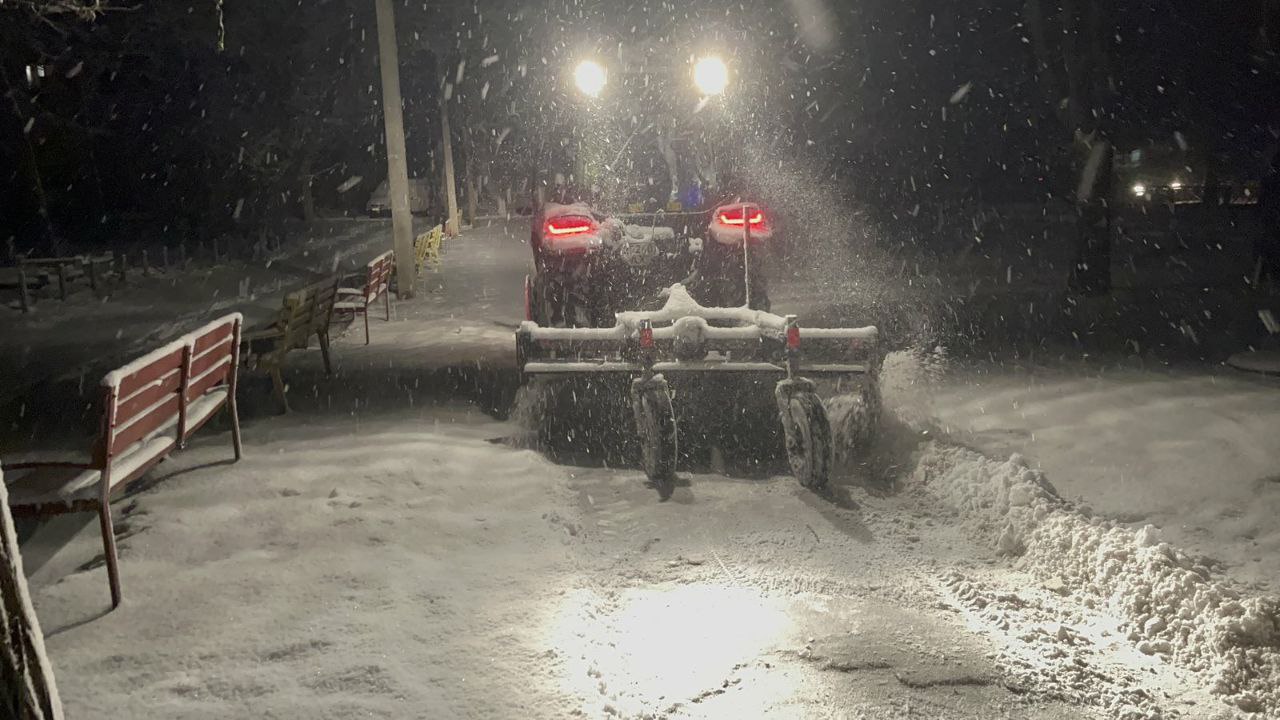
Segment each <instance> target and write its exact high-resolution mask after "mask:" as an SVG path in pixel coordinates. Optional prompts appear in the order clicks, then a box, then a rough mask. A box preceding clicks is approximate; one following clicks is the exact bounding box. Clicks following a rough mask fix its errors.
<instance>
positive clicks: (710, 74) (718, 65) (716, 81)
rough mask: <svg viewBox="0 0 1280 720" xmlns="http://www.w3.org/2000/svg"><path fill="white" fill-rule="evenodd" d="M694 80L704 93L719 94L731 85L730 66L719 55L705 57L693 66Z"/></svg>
mask: <svg viewBox="0 0 1280 720" xmlns="http://www.w3.org/2000/svg"><path fill="white" fill-rule="evenodd" d="M693 82H694V84H695V85H697V86H698V90H699V91H701V92H702V94H703V95H705V96H708V97H709V96H711V95H719V94H720V93H722V92H724V89H725V88H726V87H728V85H729V67H728V66H727V65H725V64H724V61H723V60H721V59H720V58H718V57H714V56H711V57H704V58H702V59H701V60H699V61H698V62H697V64H695V65H694V66H693Z"/></svg>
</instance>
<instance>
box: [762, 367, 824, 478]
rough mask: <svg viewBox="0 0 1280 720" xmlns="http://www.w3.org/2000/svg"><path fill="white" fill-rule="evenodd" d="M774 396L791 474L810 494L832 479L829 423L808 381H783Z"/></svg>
mask: <svg viewBox="0 0 1280 720" xmlns="http://www.w3.org/2000/svg"><path fill="white" fill-rule="evenodd" d="M775 396H776V398H777V401H778V415H779V417H780V419H781V420H782V429H783V432H784V433H785V434H786V448H787V461H788V462H789V463H790V465H791V473H792V474H793V475H795V477H796V480H799V481H800V484H801V485H803V486H804V487H806V488H808V489H810V490H821V489H823V488H824V487H826V485H827V480H828V479H830V477H831V461H832V446H831V423H830V421H829V420H828V419H827V411H826V408H824V407H823V406H822V400H821V399H820V398H819V397H818V394H817V393H816V392H814V389H813V383H810V382H809V381H807V380H783V381H781V382H779V383H778V387H777V390H776V392H775Z"/></svg>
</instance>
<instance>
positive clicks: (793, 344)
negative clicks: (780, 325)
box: [787, 325, 800, 350]
mask: <svg viewBox="0 0 1280 720" xmlns="http://www.w3.org/2000/svg"><path fill="white" fill-rule="evenodd" d="M787 349H788V350H799V349H800V326H799V325H788V326H787Z"/></svg>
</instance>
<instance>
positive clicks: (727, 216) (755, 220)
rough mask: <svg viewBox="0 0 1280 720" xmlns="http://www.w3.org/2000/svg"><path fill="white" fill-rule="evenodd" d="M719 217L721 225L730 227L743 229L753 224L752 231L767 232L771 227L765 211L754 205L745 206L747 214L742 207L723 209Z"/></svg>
mask: <svg viewBox="0 0 1280 720" xmlns="http://www.w3.org/2000/svg"><path fill="white" fill-rule="evenodd" d="M719 215H720V218H719V219H720V224H721V225H728V226H729V227H742V226H743V225H745V224H747V222H750V223H751V229H752V230H765V229H767V228H768V226H769V225H768V221H767V220H766V219H765V216H764V211H763V210H761V209H760V208H758V207H756V206H754V205H747V206H745V212H744V206H742V205H738V206H731V207H726V208H722V209H721V210H720V213H719ZM744 218H747V219H745V220H744Z"/></svg>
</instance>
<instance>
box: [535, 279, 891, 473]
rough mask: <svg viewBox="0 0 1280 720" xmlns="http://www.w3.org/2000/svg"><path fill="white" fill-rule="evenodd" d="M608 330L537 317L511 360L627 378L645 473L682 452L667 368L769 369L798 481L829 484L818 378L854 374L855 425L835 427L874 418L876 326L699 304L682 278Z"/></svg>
mask: <svg viewBox="0 0 1280 720" xmlns="http://www.w3.org/2000/svg"><path fill="white" fill-rule="evenodd" d="M616 318H617V320H616V324H615V325H614V326H613V327H609V328H548V327H541V326H539V325H538V324H537V323H535V322H525V323H523V324H521V326H520V328H519V329H518V330H517V332H516V355H517V362H518V364H519V366H520V367H521V368H522V370H523V372H524V374H525V376H526V377H539V376H575V375H576V376H590V375H593V374H600V373H608V374H615V375H622V376H630V377H631V378H632V382H631V385H630V395H631V397H630V401H631V403H630V404H631V408H632V412H633V415H634V418H635V426H636V436H637V437H638V438H639V441H640V446H641V465H642V466H643V468H644V471H645V474H646V475H647V476H648V477H649V479H650V481H652V482H654V483H655V484H663V483H670V482H671V481H672V480H673V479H674V475H675V469H676V463H677V458H678V455H679V446H678V437H679V433H678V430H677V428H676V414H675V412H674V410H673V405H672V394H671V391H670V388H669V386H668V384H667V376H668V375H671V376H673V377H675V376H677V375H682V374H690V375H694V374H698V373H715V374H734V373H740V374H744V375H745V374H749V375H752V376H756V377H759V376H761V375H764V376H770V375H772V376H776V377H777V378H778V381H777V384H776V386H775V389H774V399H775V402H776V404H777V408H778V416H779V420H780V422H781V424H782V429H783V432H784V437H785V443H786V452H787V459H788V461H789V463H790V466H791V470H792V473H793V474H794V475H795V476H796V478H797V479H798V480H799V481H800V483H801V484H802V485H804V486H805V487H807V488H811V489H819V488H822V487H823V486H825V485H826V484H827V481H828V479H829V477H830V472H831V466H832V462H833V450H834V446H833V438H832V427H831V422H830V420H829V418H828V416H827V411H826V407H825V406H824V404H823V402H822V400H821V398H820V397H819V394H818V383H819V382H821V381H825V380H835V381H836V382H835V383H834V386H835V387H837V388H841V389H843V388H844V387H845V385H846V381H848V380H849V379H851V378H852V379H855V380H857V382H856V383H855V384H856V385H857V386H858V387H859V388H860V393H859V395H858V397H856V399H855V401H856V402H858V403H859V404H860V405H861V409H862V412H859V413H851V414H848V416H849V417H856V418H857V423H858V424H859V427H857V428H840V429H838V431H839V432H841V433H843V434H845V435H847V436H849V437H851V438H857V439H865V438H867V437H869V435H870V432H871V430H872V429H873V428H874V425H875V424H876V423H877V422H878V419H879V406H880V392H879V372H880V366H881V364H882V362H883V355H882V353H881V349H880V346H879V333H878V331H877V330H876V328H874V327H863V328H803V329H802V328H801V327H800V325H799V323H798V322H797V320H796V317H795V316H793V315H788V316H785V317H784V316H780V315H774V314H772V313H769V312H765V311H760V310H752V309H749V308H746V307H739V308H713V307H703V306H701V305H699V304H698V303H697V302H696V301H695V300H694V299H693V298H692V297H691V296H690V295H689V293H688V291H687V290H686V289H685V288H684V286H682V285H674V286H672V287H671V288H670V290H669V291H667V297H666V302H665V304H664V305H663V307H662V308H660V309H658V310H654V311H643V312H623V313H618V314H617V315H616Z"/></svg>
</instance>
